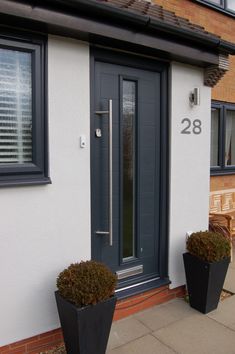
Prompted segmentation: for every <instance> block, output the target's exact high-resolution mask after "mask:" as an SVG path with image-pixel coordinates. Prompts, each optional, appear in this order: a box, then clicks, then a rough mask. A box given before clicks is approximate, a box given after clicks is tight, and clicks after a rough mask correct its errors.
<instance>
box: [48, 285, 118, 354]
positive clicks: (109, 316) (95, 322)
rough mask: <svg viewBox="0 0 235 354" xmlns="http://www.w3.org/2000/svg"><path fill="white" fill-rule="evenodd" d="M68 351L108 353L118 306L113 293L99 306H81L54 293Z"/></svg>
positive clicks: (88, 353) (83, 353)
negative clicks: (107, 348)
mask: <svg viewBox="0 0 235 354" xmlns="http://www.w3.org/2000/svg"><path fill="white" fill-rule="evenodd" d="M55 297H56V302H57V307H58V312H59V317H60V322H61V327H62V331H63V336H64V342H65V347H66V351H67V353H68V354H105V351H106V347H107V343H108V338H109V333H110V329H111V325H112V320H113V314H114V310H115V305H116V301H117V299H116V297H115V296H113V297H111V298H109V299H107V300H105V301H102V302H99V303H98V304H96V305H89V306H86V307H81V308H78V307H76V306H75V305H74V304H72V303H71V302H69V301H67V300H65V299H64V298H63V297H62V296H60V294H59V292H58V291H56V292H55Z"/></svg>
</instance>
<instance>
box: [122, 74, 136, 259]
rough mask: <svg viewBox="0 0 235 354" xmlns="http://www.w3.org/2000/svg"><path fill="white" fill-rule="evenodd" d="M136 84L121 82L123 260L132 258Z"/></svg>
mask: <svg viewBox="0 0 235 354" xmlns="http://www.w3.org/2000/svg"><path fill="white" fill-rule="evenodd" d="M135 110H136V83H135V82H133V81H127V80H125V81H123V133H122V134H123V230H122V234H123V258H128V257H133V256H134V176H133V171H134V138H133V137H134V132H133V130H134V128H133V127H134V122H135V114H136V111H135Z"/></svg>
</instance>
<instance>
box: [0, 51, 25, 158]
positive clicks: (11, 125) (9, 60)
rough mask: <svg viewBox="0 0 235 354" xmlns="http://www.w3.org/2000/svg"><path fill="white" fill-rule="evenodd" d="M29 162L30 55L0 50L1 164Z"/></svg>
mask: <svg viewBox="0 0 235 354" xmlns="http://www.w3.org/2000/svg"><path fill="white" fill-rule="evenodd" d="M27 162H32V69H31V54H30V53H26V52H20V51H14V50H9V49H3V48H0V164H9V163H11V164H12V163H19V164H20V163H27Z"/></svg>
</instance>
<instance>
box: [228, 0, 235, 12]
mask: <svg viewBox="0 0 235 354" xmlns="http://www.w3.org/2000/svg"><path fill="white" fill-rule="evenodd" d="M227 8H228V9H229V10H233V11H235V0H227Z"/></svg>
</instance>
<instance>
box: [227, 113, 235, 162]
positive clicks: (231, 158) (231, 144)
mask: <svg viewBox="0 0 235 354" xmlns="http://www.w3.org/2000/svg"><path fill="white" fill-rule="evenodd" d="M225 118H226V141H225V165H226V166H230V165H235V111H230V110H227V111H226V117H225Z"/></svg>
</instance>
